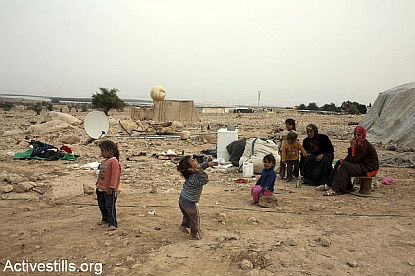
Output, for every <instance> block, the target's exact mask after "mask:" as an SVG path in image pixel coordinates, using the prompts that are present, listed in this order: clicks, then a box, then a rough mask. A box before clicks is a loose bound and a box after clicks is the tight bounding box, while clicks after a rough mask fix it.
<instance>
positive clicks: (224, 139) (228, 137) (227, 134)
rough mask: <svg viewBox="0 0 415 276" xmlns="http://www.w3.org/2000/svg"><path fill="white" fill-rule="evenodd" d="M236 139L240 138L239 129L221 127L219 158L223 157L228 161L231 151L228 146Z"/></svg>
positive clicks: (217, 148)
mask: <svg viewBox="0 0 415 276" xmlns="http://www.w3.org/2000/svg"><path fill="white" fill-rule="evenodd" d="M236 140H238V129H234V130H228V129H226V128H221V129H219V130H218V143H217V145H216V154H217V157H218V159H219V158H223V159H224V160H225V161H226V162H227V161H229V153H228V150H227V149H226V146H227V145H229V144H230V143H232V142H233V141H236Z"/></svg>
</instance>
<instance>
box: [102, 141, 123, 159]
mask: <svg viewBox="0 0 415 276" xmlns="http://www.w3.org/2000/svg"><path fill="white" fill-rule="evenodd" d="M98 147H99V148H100V149H104V150H107V151H112V152H113V153H114V156H115V158H117V160H118V161H120V152H119V151H118V147H117V145H116V144H115V143H114V142H113V141H111V140H104V141H102V142H100V143H99V144H98Z"/></svg>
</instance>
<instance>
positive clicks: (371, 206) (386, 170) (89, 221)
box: [0, 109, 415, 276]
mask: <svg viewBox="0 0 415 276" xmlns="http://www.w3.org/2000/svg"><path fill="white" fill-rule="evenodd" d="M72 111H73V110H72ZM87 114H88V112H79V113H78V112H73V113H72V115H73V116H74V117H76V118H78V119H80V120H81V121H83V120H84V118H85V116H86V115H87ZM0 116H1V119H0V120H1V123H0V125H1V131H2V133H3V136H1V139H0V157H1V161H0V177H1V180H3V181H2V183H1V184H0V190H1V192H0V193H1V194H0V196H1V200H0V207H1V210H2V211H1V213H0V221H1V237H2V238H1V240H0V248H2V249H1V251H0V264H1V265H0V269H1V272H2V273H1V274H2V275H45V274H46V275H71V274H76V275H157V276H159V275H337V276H341V275H373V276H375V275H376V276H378V275H408V276H409V275H415V266H414V265H415V231H414V229H415V225H414V218H415V211H414V210H415V208H414V207H415V203H414V194H415V188H414V187H415V181H414V174H415V170H414V168H397V167H381V168H380V171H379V173H378V174H377V176H376V177H375V178H374V182H375V183H374V184H375V192H376V193H379V194H382V195H383V197H379V198H375V197H360V196H355V195H351V194H346V195H341V196H333V197H326V196H323V195H322V192H318V191H316V190H315V187H313V186H306V185H303V186H302V187H301V188H295V183H287V182H284V181H282V180H277V182H276V183H275V188H276V189H278V190H282V191H289V193H286V194H275V197H276V198H277V200H278V206H275V207H271V208H261V207H259V206H253V205H251V202H252V198H251V196H250V187H251V186H252V185H254V184H255V179H248V180H249V182H248V183H237V182H235V179H238V178H241V177H242V173H241V172H240V171H238V168H237V167H230V168H226V169H223V168H209V169H207V173H208V175H209V178H210V182H209V183H208V184H207V185H206V186H205V188H204V191H203V194H202V197H201V200H200V202H199V210H200V213H201V222H202V228H203V238H202V239H201V240H198V241H195V240H189V237H188V236H186V235H185V234H184V233H182V232H180V231H178V226H179V224H180V222H181V212H180V209H179V207H178V197H179V193H180V190H181V186H182V183H183V178H182V177H181V176H180V175H179V173H178V172H177V171H176V169H175V165H174V163H172V162H171V161H170V160H168V159H164V158H160V156H159V157H158V158H157V157H156V156H157V154H159V153H161V152H166V151H167V150H172V151H174V152H176V153H178V154H182V153H184V154H190V155H192V154H198V153H200V152H201V151H202V150H205V149H209V148H216V143H217V135H216V131H217V130H218V129H219V128H222V127H224V126H227V125H234V126H236V127H237V129H238V133H239V138H244V137H245V138H253V137H256V136H259V137H263V138H266V137H268V136H269V135H270V134H271V132H272V130H273V129H275V128H277V127H284V121H285V119H286V118H287V117H293V118H294V119H295V120H296V121H297V122H298V124H297V130H298V132H299V138H300V140H302V139H303V138H304V137H305V131H304V130H305V126H306V125H307V124H309V123H315V124H316V125H317V126H318V127H319V132H320V133H326V134H328V135H329V137H330V138H331V140H332V142H333V144H334V146H335V158H343V157H344V156H345V155H346V152H347V146H348V139H349V137H350V135H351V133H352V130H353V128H354V125H353V124H351V123H357V122H359V121H360V120H361V119H362V116H358V115H320V114H292V115H288V114H282V113H280V114H277V113H252V114H234V113H230V114H200V117H201V119H202V122H200V123H186V122H182V124H181V126H180V128H181V130H188V131H190V132H191V138H190V139H186V140H185V139H180V138H178V137H177V136H173V137H172V138H163V139H161V138H160V139H158V138H154V137H148V138H142V137H141V138H139V136H129V135H128V134H127V133H126V132H125V131H123V130H122V129H120V126H119V124H118V122H119V121H121V122H125V123H124V124H125V125H126V124H127V122H128V121H129V111H128V109H127V110H125V111H124V112H117V111H113V110H111V111H110V116H109V119H110V125H111V127H110V132H109V133H108V136H107V137H105V138H104V139H107V138H108V139H111V140H114V141H117V142H118V143H119V149H120V163H121V166H122V168H123V171H122V177H121V184H120V190H121V193H120V194H119V197H118V201H117V217H118V223H119V225H118V229H117V230H115V231H112V232H107V231H106V228H105V226H98V225H97V222H98V221H99V220H100V218H101V217H100V212H99V209H98V206H97V201H96V196H95V194H94V192H93V191H94V184H95V181H96V172H95V171H94V170H88V169H85V167H86V165H87V164H90V163H93V162H99V161H101V159H102V157H101V155H100V151H99V148H98V147H97V146H96V143H95V142H96V141H95V142H91V141H90V139H89V137H88V135H87V134H86V132H85V130H84V128H83V125H82V124H79V125H70V126H68V127H65V128H64V129H59V130H56V131H54V132H49V133H47V132H30V131H27V129H29V128H30V127H31V126H32V125H33V124H34V122H37V123H38V124H40V123H41V121H42V119H41V118H42V116H43V114H41V115H40V116H36V115H35V113H34V112H33V111H29V110H16V109H12V110H10V111H7V112H4V111H2V114H1V115H0ZM31 122H32V123H31ZM208 126H209V129H207V128H208ZM157 127H158V128H159V130H160V129H161V130H166V131H170V132H175V131H178V129H174V128H172V127H171V126H170V127H169V128H167V129H165V128H163V127H162V126H157ZM9 132H14V134H12V135H6V136H5V135H4V133H9ZM135 134H137V135H138V133H135ZM31 139H34V140H39V141H42V142H45V143H49V144H52V145H55V146H57V147H58V148H59V147H60V146H62V145H67V146H68V147H70V148H71V149H72V150H73V153H74V154H76V155H79V157H78V158H77V159H76V160H75V161H67V160H57V161H42V160H16V159H13V156H14V153H16V152H24V151H26V150H27V149H28V142H27V141H30V140H31ZM68 141H71V143H68ZM377 150H378V154H379V156H383V155H390V154H393V153H394V152H391V151H387V150H385V149H382V148H377ZM258 177H259V175H256V179H258ZM386 177H388V178H391V179H393V180H395V181H396V182H395V184H393V185H385V184H382V180H383V179H384V178H386ZM25 183H26V184H28V186H27V185H26V184H25ZM10 185H11V186H10ZM19 185H20V186H19ZM25 185H26V186H25ZM18 186H19V187H21V186H23V187H31V188H29V189H27V190H26V191H23V192H17V190H18ZM7 187H11V188H12V190H11V191H9V190H8V189H7ZM6 191H7V192H6ZM67 264H72V265H74V267H75V268H76V269H75V270H78V271H79V272H78V273H76V272H72V271H69V269H71V268H73V267H69V266H68V265H67ZM35 265H36V269H35V271H31V269H33V268H34V266H35ZM28 270H29V272H27V271H28Z"/></svg>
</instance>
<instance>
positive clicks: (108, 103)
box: [92, 87, 126, 116]
mask: <svg viewBox="0 0 415 276" xmlns="http://www.w3.org/2000/svg"><path fill="white" fill-rule="evenodd" d="M98 88H99V90H100V91H101V92H97V93H96V94H92V106H93V107H95V108H102V111H103V112H104V113H105V115H107V116H108V112H109V111H110V110H111V109H116V110H121V109H122V108H123V107H124V106H126V104H125V102H124V101H123V100H121V99H120V98H118V96H117V92H118V89H116V88H113V89H111V90H108V88H105V87H98Z"/></svg>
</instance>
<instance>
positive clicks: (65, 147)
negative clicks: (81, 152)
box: [60, 146, 72, 153]
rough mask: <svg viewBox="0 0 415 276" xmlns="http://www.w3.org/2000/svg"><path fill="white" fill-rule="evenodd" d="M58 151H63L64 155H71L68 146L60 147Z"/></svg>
mask: <svg viewBox="0 0 415 276" xmlns="http://www.w3.org/2000/svg"><path fill="white" fill-rule="evenodd" d="M60 150H63V151H65V152H66V153H72V149H71V148H70V147H68V146H62V147H61V148H60Z"/></svg>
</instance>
